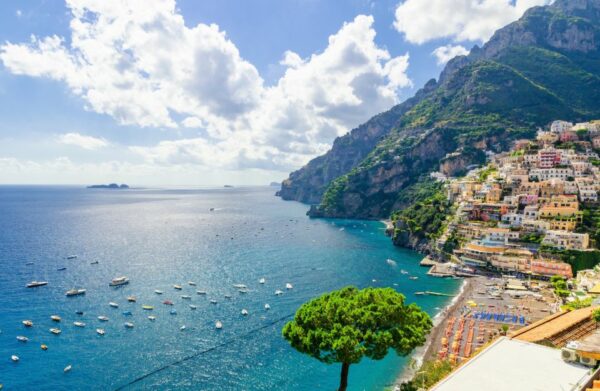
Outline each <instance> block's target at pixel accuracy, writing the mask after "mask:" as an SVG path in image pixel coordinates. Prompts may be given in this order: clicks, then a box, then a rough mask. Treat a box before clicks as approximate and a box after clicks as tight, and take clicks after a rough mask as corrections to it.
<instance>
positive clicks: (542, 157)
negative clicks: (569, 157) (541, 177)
mask: <svg viewBox="0 0 600 391" xmlns="http://www.w3.org/2000/svg"><path fill="white" fill-rule="evenodd" d="M561 154H562V152H561V150H559V149H554V148H545V149H542V150H540V151H538V159H537V163H538V167H539V168H552V167H554V166H555V165H557V164H559V163H560V161H561Z"/></svg>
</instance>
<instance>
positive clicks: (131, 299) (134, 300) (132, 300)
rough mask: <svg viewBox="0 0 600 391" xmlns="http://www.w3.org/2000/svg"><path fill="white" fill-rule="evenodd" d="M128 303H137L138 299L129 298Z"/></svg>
mask: <svg viewBox="0 0 600 391" xmlns="http://www.w3.org/2000/svg"><path fill="white" fill-rule="evenodd" d="M127 301H128V302H130V303H135V302H136V301H137V298H136V297H135V296H128V297H127Z"/></svg>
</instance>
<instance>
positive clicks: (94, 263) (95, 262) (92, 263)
mask: <svg viewBox="0 0 600 391" xmlns="http://www.w3.org/2000/svg"><path fill="white" fill-rule="evenodd" d="M98 263H99V262H98V261H93V262H90V265H97V264H98Z"/></svg>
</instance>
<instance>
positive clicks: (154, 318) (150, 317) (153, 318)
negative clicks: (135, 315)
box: [148, 315, 156, 320]
mask: <svg viewBox="0 0 600 391" xmlns="http://www.w3.org/2000/svg"><path fill="white" fill-rule="evenodd" d="M148 319H150V320H156V316H152V315H150V316H149V317H148Z"/></svg>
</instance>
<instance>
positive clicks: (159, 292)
mask: <svg viewBox="0 0 600 391" xmlns="http://www.w3.org/2000/svg"><path fill="white" fill-rule="evenodd" d="M154 293H156V294H157V295H162V294H163V291H161V290H158V289H155V290H154Z"/></svg>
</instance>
